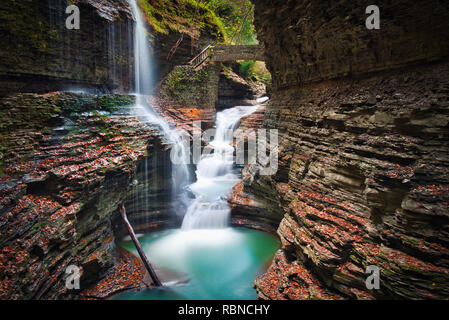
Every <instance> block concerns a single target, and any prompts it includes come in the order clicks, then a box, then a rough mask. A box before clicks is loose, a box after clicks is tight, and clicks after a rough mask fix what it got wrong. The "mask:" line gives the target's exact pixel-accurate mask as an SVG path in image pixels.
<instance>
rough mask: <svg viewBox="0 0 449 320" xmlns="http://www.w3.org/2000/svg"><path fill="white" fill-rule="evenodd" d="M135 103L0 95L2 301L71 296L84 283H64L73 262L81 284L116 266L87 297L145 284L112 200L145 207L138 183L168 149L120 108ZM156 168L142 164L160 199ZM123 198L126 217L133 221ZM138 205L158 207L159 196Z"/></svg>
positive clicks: (106, 97) (64, 95)
mask: <svg viewBox="0 0 449 320" xmlns="http://www.w3.org/2000/svg"><path fill="white" fill-rule="evenodd" d="M134 103H135V101H134V97H130V96H118V95H104V96H90V95H81V94H71V93H51V94H45V95H37V94H20V95H16V96H11V97H8V98H4V99H2V100H1V103H0V114H1V127H0V137H1V150H0V151H1V163H0V165H1V166H0V169H1V172H0V195H1V196H0V198H1V202H0V299H56V298H77V297H79V293H80V291H77V290H68V288H67V287H66V281H65V279H66V273H65V272H66V269H67V267H68V266H70V265H75V266H77V267H79V268H80V271H81V279H80V288H81V289H82V290H86V289H88V288H89V287H90V286H91V285H95V284H96V283H97V282H98V281H99V280H100V279H101V278H102V277H104V276H106V275H108V274H109V273H112V276H111V277H109V278H112V279H113V282H112V283H106V284H104V285H102V286H101V288H100V289H103V290H100V293H99V292H98V290H99V289H98V288H97V289H96V290H95V292H87V293H85V294H86V295H88V296H93V295H94V296H100V297H102V296H105V295H107V294H110V293H111V292H113V291H114V290H115V289H116V288H115V287H114V286H113V285H116V286H117V287H119V288H122V289H123V288H125V287H126V288H129V287H132V286H133V285H137V286H138V285H139V284H142V277H141V275H142V271H141V270H142V268H140V267H139V266H135V267H133V266H131V265H130V261H131V262H132V261H134V260H133V258H132V257H126V255H125V258H121V257H120V256H121V255H120V254H119V253H118V251H117V250H116V241H115V240H118V239H116V235H117V234H116V233H115V232H114V229H117V230H118V228H114V223H116V222H117V223H118V221H119V220H118V219H117V216H118V213H117V206H118V204H119V203H120V202H123V201H128V202H127V203H129V202H130V199H133V200H131V202H133V201H140V203H141V204H140V205H137V208H141V206H144V205H143V204H144V203H145V201H144V200H142V199H141V198H140V196H138V194H140V192H144V191H146V190H144V189H142V184H141V183H140V184H137V185H136V184H135V183H134V181H136V180H139V179H140V180H143V179H142V177H141V176H142V169H140V168H142V167H145V163H148V162H147V160H148V159H150V160H153V159H157V158H160V157H163V155H164V154H166V150H167V148H168V147H167V146H166V145H165V144H164V142H163V141H162V140H161V137H160V136H159V133H158V132H157V131H155V130H152V129H150V128H149V127H146V126H143V125H142V124H141V123H140V121H139V120H138V119H137V118H136V117H133V116H129V115H127V114H126V112H125V113H123V112H124V111H126V110H127V108H126V107H127V106H131V105H133V104H134ZM128 109H129V108H128ZM113 114H115V115H113ZM153 165H154V166H153ZM158 169H159V167H158V166H157V165H155V164H154V161H152V162H151V164H150V167H149V168H147V170H146V171H145V170H144V172H146V175H147V176H148V178H149V182H148V183H147V186H150V187H151V190H152V192H154V194H155V195H158V196H160V197H161V198H163V193H164V190H166V188H165V187H164V184H163V183H161V184H159V181H161V180H164V179H163V177H161V178H160V179H159V178H157V177H156V176H155V174H162V173H158V172H155V171H157V170H158ZM154 179H156V181H153V180H154ZM159 185H160V188H158V187H157V186H159ZM143 186H144V187H145V184H143ZM161 195H162V196H161ZM159 201H163V199H160V200H159ZM158 203H159V206H161V204H160V202H158ZM129 206H130V208H129V214H130V220H131V221H132V222H133V223H134V222H139V217H138V216H136V214H137V213H138V212H136V211H137V210H136V208H135V207H133V206H132V205H129ZM144 210H153V211H152V212H153V213H155V214H156V213H158V212H157V203H155V202H153V203H152V206H151V208H144ZM147 213H148V212H147ZM148 214H149V213H148ZM143 274H144V272H143ZM109 278H107V279H109ZM122 280H123V281H126V285H125V286H124V287H123V286H120V282H121V281H122ZM111 281H112V280H111Z"/></svg>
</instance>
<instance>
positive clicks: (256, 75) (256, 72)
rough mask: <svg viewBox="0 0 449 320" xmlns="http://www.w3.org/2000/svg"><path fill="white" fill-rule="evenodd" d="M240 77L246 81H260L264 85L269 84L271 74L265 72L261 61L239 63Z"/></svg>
mask: <svg viewBox="0 0 449 320" xmlns="http://www.w3.org/2000/svg"><path fill="white" fill-rule="evenodd" d="M239 71H240V75H241V76H242V77H244V78H245V79H248V80H255V81H261V82H263V83H265V84H266V85H269V84H270V83H271V74H270V72H269V71H268V70H267V68H266V66H265V63H264V62H261V61H253V60H249V61H242V62H240V70H239Z"/></svg>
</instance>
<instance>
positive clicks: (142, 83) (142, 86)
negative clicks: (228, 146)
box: [128, 0, 190, 197]
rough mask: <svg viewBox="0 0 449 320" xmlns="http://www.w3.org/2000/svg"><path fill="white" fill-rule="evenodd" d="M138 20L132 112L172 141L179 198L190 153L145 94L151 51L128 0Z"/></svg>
mask: <svg viewBox="0 0 449 320" xmlns="http://www.w3.org/2000/svg"><path fill="white" fill-rule="evenodd" d="M128 2H129V5H130V7H131V10H132V14H133V16H134V19H135V21H136V23H135V30H134V75H135V90H136V105H135V106H134V110H133V113H134V114H135V115H136V116H137V117H139V119H140V120H141V121H142V122H146V123H148V124H152V125H157V126H159V127H160V129H161V131H162V133H163V135H164V137H165V138H166V139H167V140H168V141H169V142H170V143H171V144H172V148H173V150H172V153H171V157H172V179H173V184H172V185H173V190H172V194H173V196H175V197H177V196H178V193H179V191H180V190H181V188H183V187H185V186H187V184H188V183H189V181H190V174H189V170H188V167H187V163H189V154H188V152H187V151H186V149H185V147H184V144H183V141H182V138H181V135H180V134H179V133H178V132H177V131H176V130H174V129H172V128H170V125H169V124H168V122H167V121H166V120H165V119H163V118H161V117H160V116H159V115H158V114H157V113H156V112H155V111H154V110H153V108H152V107H151V106H150V105H149V103H148V102H147V99H146V95H148V94H150V93H151V92H152V89H153V68H152V56H151V53H150V47H149V41H148V37H147V30H146V28H145V24H144V20H143V19H142V15H141V14H140V10H139V7H138V5H137V2H136V1H135V0H128Z"/></svg>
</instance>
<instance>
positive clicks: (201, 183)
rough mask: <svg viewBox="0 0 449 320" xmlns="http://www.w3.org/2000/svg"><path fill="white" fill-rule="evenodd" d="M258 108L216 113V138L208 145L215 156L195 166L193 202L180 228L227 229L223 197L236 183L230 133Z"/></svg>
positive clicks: (191, 188) (208, 156)
mask: <svg viewBox="0 0 449 320" xmlns="http://www.w3.org/2000/svg"><path fill="white" fill-rule="evenodd" d="M257 107H258V106H251V107H235V108H231V109H227V110H224V111H221V112H219V113H217V120H216V133H215V138H214V140H213V141H212V142H211V144H210V145H211V146H212V147H213V148H214V153H213V154H210V155H205V156H203V157H202V158H201V160H200V162H199V163H198V166H197V171H196V174H197V177H198V181H197V182H195V183H194V184H192V185H190V190H192V192H193V193H194V194H195V196H196V199H195V201H194V202H193V203H192V204H191V205H190V206H189V208H188V210H187V214H186V216H185V217H184V221H183V223H182V228H183V229H210V228H225V227H227V226H228V220H229V212H230V209H229V206H228V203H227V202H226V200H224V199H223V197H225V196H226V195H227V193H228V192H229V191H230V189H231V188H232V187H233V186H234V185H235V184H236V183H237V182H238V181H239V178H238V176H237V175H236V174H235V173H234V170H233V169H234V147H233V146H232V141H233V134H234V131H235V129H236V128H237V126H238V124H239V122H240V119H241V118H242V117H244V116H247V115H249V114H251V113H253V112H255V111H256V110H257Z"/></svg>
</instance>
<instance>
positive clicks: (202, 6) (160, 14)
mask: <svg viewBox="0 0 449 320" xmlns="http://www.w3.org/2000/svg"><path fill="white" fill-rule="evenodd" d="M139 1H140V5H141V8H142V9H143V11H144V12H145V16H146V19H147V22H148V23H149V24H150V25H151V26H152V27H153V28H154V30H155V31H156V32H159V33H163V34H168V33H169V32H170V31H177V32H181V33H185V34H188V35H190V36H192V37H194V38H197V37H198V36H199V35H200V33H201V31H203V32H206V33H207V34H209V35H212V36H214V37H216V38H217V39H218V40H220V41H224V42H227V43H235V44H253V43H255V42H256V39H255V32H254V26H253V20H254V6H253V4H252V3H251V1H249V0H174V1H173V0H139Z"/></svg>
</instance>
